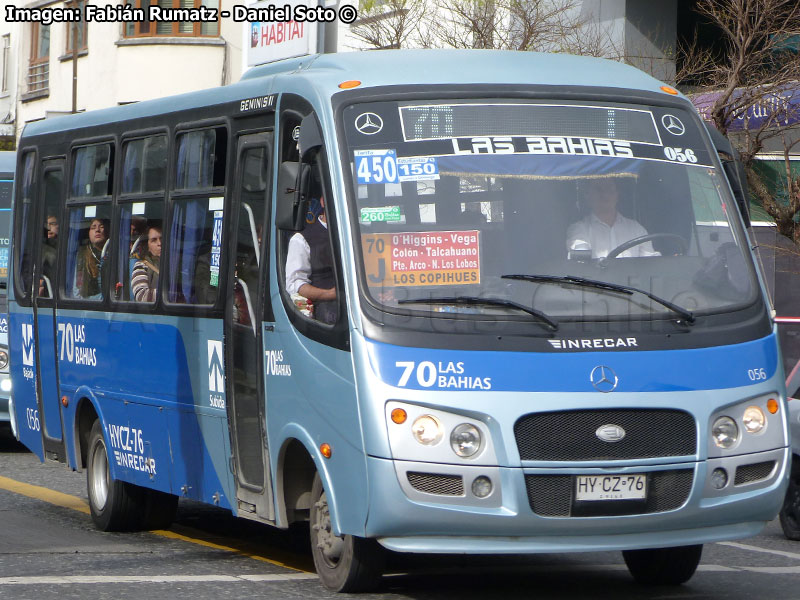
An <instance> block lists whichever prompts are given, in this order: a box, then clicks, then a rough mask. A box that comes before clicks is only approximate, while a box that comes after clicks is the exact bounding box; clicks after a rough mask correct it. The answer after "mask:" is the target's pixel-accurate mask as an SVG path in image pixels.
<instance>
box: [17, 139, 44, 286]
mask: <svg viewBox="0 0 800 600" xmlns="http://www.w3.org/2000/svg"><path fill="white" fill-rule="evenodd" d="M35 173H36V153H35V152H32V151H31V152H26V153H25V154H24V157H23V159H22V177H21V181H20V182H19V183H18V185H19V187H20V193H19V196H18V197H19V203H18V204H17V206H16V207H15V212H16V218H15V220H16V227H15V228H14V230H15V231H16V232H17V233H18V235H17V236H16V238H15V239H14V243H15V244H16V247H17V251H16V252H14V270H15V273H14V274H15V277H14V281H15V283H16V290H17V296H18V298H28V297H29V296H30V293H31V289H32V288H31V286H32V283H33V260H34V258H33V257H34V256H35V244H36V243H37V241H38V236H37V235H36V232H37V229H36V223H37V221H36V220H35V219H36V216H35V206H36V204H35V203H34V187H35V186H34V181H35V179H34V176H35Z"/></svg>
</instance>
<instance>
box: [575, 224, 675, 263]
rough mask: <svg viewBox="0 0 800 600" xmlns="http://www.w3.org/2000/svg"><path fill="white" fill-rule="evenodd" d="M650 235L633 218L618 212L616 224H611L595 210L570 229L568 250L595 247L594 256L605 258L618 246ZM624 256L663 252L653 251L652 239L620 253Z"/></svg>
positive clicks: (657, 254)
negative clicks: (603, 219)
mask: <svg viewBox="0 0 800 600" xmlns="http://www.w3.org/2000/svg"><path fill="white" fill-rule="evenodd" d="M643 235H647V230H646V229H645V228H644V227H642V226H641V225H640V224H639V223H638V222H636V221H634V220H633V219H628V218H627V217H623V216H622V215H621V214H619V213H617V218H616V220H615V221H614V224H613V225H611V226H609V225H608V224H606V223H605V222H603V221H601V220H600V219H598V218H597V216H596V215H595V214H594V213H591V214H589V215H588V216H586V217H584V218H583V219H581V220H580V221H578V222H577V223H573V224H572V225H570V226H569V228H568V229H567V251H569V250H576V249H578V250H580V249H586V248H591V250H592V258H604V257H605V256H608V253H609V252H611V251H612V250H613V249H614V248H616V247H617V246H619V245H620V244H624V243H625V242H628V241H630V240H632V239H635V238H638V237H641V236H643ZM619 256H620V257H622V258H627V257H636V256H661V253H660V252H656V251H655V250H653V244H652V243H651V242H645V243H644V244H639V245H638V246H634V247H633V248H628V249H627V250H625V252H622V253H620V254H619Z"/></svg>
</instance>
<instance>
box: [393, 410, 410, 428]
mask: <svg viewBox="0 0 800 600" xmlns="http://www.w3.org/2000/svg"><path fill="white" fill-rule="evenodd" d="M406 419H408V414H406V411H404V410H403V409H402V408H395V409H394V410H393V411H392V423H397V424H398V425H402V424H403V423H405V422H406Z"/></svg>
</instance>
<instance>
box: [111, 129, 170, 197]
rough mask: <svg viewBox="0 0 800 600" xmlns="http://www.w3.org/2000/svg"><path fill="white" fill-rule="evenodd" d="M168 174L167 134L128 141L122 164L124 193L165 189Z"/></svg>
mask: <svg viewBox="0 0 800 600" xmlns="http://www.w3.org/2000/svg"><path fill="white" fill-rule="evenodd" d="M166 174H167V136H165V135H154V136H150V137H147V138H142V139H139V140H131V141H129V142H126V144H125V147H124V159H123V164H122V193H123V194H141V193H146V192H160V191H163V190H164V183H165V182H166Z"/></svg>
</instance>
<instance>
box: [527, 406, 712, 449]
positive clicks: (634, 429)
mask: <svg viewBox="0 0 800 600" xmlns="http://www.w3.org/2000/svg"><path fill="white" fill-rule="evenodd" d="M609 425H613V426H616V427H617V428H620V429H618V430H616V431H619V430H624V436H623V437H621V439H618V440H617V441H613V442H612V441H604V440H602V439H600V437H599V436H598V431H600V430H601V428H604V427H606V426H609ZM514 435H515V437H516V440H517V448H518V449H519V455H520V458H521V459H522V460H536V461H576V460H629V459H638V458H657V457H667V456H689V455H693V454H695V453H696V452H697V428H696V426H695V421H694V418H693V417H692V415H690V414H689V413H687V412H684V411H682V410H670V409H614V410H605V409H600V410H568V411H557V412H541V413H531V414H528V415H524V416H522V417H520V419H519V420H518V421H517V422H516V424H515V425H514Z"/></svg>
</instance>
